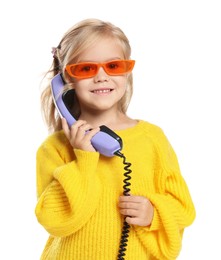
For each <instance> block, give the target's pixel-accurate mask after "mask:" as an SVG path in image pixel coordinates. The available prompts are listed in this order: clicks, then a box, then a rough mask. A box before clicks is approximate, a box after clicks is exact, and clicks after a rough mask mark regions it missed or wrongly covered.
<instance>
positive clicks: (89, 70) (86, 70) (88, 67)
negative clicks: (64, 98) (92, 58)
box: [66, 63, 97, 78]
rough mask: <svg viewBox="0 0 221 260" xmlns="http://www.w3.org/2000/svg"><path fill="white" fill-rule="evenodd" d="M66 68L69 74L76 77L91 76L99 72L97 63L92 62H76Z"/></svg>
mask: <svg viewBox="0 0 221 260" xmlns="http://www.w3.org/2000/svg"><path fill="white" fill-rule="evenodd" d="M66 68H67V71H68V73H69V75H70V76H72V77H76V78H90V77H93V76H94V75H96V73H97V65H96V64H91V63H82V64H75V65H70V66H67V67H66Z"/></svg>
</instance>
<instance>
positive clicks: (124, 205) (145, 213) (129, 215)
mask: <svg viewBox="0 0 221 260" xmlns="http://www.w3.org/2000/svg"><path fill="white" fill-rule="evenodd" d="M119 208H120V213H121V214H122V215H124V216H126V219H125V220H126V222H127V223H128V224H132V225H138V226H149V225H150V224H151V222H152V219H153V213H154V208H153V205H152V204H151V202H150V201H149V200H148V199H147V198H145V197H143V196H132V195H131V196H120V199H119Z"/></svg>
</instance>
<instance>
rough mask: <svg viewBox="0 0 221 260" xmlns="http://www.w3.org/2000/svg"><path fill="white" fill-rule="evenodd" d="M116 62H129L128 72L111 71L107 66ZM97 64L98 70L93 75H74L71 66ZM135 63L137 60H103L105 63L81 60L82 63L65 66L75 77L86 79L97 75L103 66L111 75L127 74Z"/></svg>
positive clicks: (70, 74)
mask: <svg viewBox="0 0 221 260" xmlns="http://www.w3.org/2000/svg"><path fill="white" fill-rule="evenodd" d="M114 62H126V63H128V64H129V65H128V70H127V71H126V72H122V73H110V72H109V71H108V70H107V68H106V66H107V65H108V64H111V63H114ZM84 64H85V65H86V66H87V65H96V72H95V73H94V74H93V75H91V76H78V75H74V74H73V73H72V71H71V68H72V67H75V66H78V65H84ZM134 64H135V60H111V61H108V62H103V63H97V62H81V63H76V64H68V65H66V67H65V70H66V71H67V73H68V75H69V76H71V77H73V78H77V79H86V78H92V77H94V76H96V75H97V73H98V71H99V69H100V68H101V67H102V68H103V69H104V71H105V72H106V73H107V74H108V75H110V76H119V75H123V74H127V73H129V72H131V71H132V70H133V68H134Z"/></svg>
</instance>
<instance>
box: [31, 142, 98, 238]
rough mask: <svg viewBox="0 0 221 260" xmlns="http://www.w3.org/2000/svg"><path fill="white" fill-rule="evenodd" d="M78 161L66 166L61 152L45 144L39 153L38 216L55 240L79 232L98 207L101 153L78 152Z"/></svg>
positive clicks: (36, 212)
mask: <svg viewBox="0 0 221 260" xmlns="http://www.w3.org/2000/svg"><path fill="white" fill-rule="evenodd" d="M74 152H75V156H76V159H74V160H72V161H70V162H64V159H63V158H62V156H61V152H60V151H58V149H57V148H56V147H55V145H52V144H50V143H44V145H42V146H41V147H40V148H39V149H38V152H37V163H36V164H37V170H36V171H37V193H38V194H37V195H38V202H37V205H36V208H35V214H36V217H37V219H38V221H39V223H40V224H41V225H42V226H44V228H45V229H46V230H47V231H48V232H49V233H50V234H51V235H54V236H60V237H62V236H68V235H70V234H72V233H74V232H76V231H77V230H79V229H80V228H81V227H82V226H83V225H84V224H85V223H86V222H87V221H88V220H89V218H90V217H91V216H92V214H93V213H94V211H95V209H96V208H97V206H98V201H99V197H100V194H101V185H100V182H99V179H98V177H97V176H96V174H95V173H96V167H97V162H98V158H99V154H98V153H97V152H86V151H81V150H75V151H74Z"/></svg>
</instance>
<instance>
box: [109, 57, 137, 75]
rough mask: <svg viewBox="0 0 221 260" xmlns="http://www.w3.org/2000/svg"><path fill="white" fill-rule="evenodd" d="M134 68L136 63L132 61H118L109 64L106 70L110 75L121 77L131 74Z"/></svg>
mask: <svg viewBox="0 0 221 260" xmlns="http://www.w3.org/2000/svg"><path fill="white" fill-rule="evenodd" d="M133 66H134V62H133V61H131V60H116V61H111V62H108V63H107V64H106V65H105V69H106V71H107V73H108V74H109V75H120V74H124V73H127V72H130V71H131V70H132V69H133Z"/></svg>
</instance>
